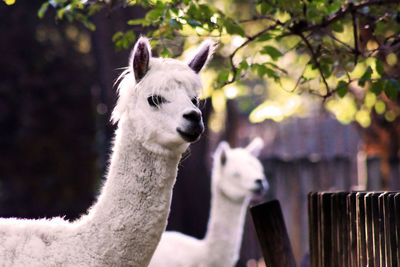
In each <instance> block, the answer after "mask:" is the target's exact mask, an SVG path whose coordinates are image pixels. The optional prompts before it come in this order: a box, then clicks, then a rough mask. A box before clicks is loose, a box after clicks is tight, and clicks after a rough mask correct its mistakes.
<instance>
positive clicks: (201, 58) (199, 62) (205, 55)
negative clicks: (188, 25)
mask: <svg viewBox="0 0 400 267" xmlns="http://www.w3.org/2000/svg"><path fill="white" fill-rule="evenodd" d="M216 46H217V43H215V42H213V41H211V40H206V41H204V42H203V43H202V44H201V45H200V47H199V48H198V50H197V53H196V54H195V55H194V57H193V58H192V59H190V60H189V61H188V62H189V63H188V65H189V67H190V68H191V69H192V70H194V72H196V73H199V72H200V71H201V69H202V68H203V67H204V66H206V65H207V64H208V62H209V61H210V59H211V57H212V55H213V54H214V51H215V48H216Z"/></svg>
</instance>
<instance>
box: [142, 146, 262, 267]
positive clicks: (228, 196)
mask: <svg viewBox="0 0 400 267" xmlns="http://www.w3.org/2000/svg"><path fill="white" fill-rule="evenodd" d="M262 147H263V142H262V140H261V139H260V138H256V139H254V140H253V142H251V143H250V144H249V145H248V146H247V147H246V148H235V149H231V148H230V147H229V145H228V143H226V142H222V143H220V144H219V146H218V148H217V150H216V152H215V155H214V163H213V172H212V178H211V179H212V188H211V190H212V191H211V193H212V200H211V212H210V218H209V221H208V229H207V233H206V236H205V238H204V239H202V240H199V239H196V238H193V237H190V236H187V235H184V234H182V233H179V232H165V233H164V234H163V235H162V238H161V241H160V243H159V245H158V247H157V249H156V252H155V253H154V256H153V258H152V259H151V262H150V265H149V266H150V267H172V266H173V267H233V266H234V265H235V264H236V262H237V260H238V258H239V251H240V245H241V241H242V234H243V227H244V221H245V215H246V209H247V206H248V204H249V201H250V196H251V195H252V194H253V193H255V192H259V191H262V190H266V189H267V188H268V183H267V181H266V179H265V177H264V171H263V167H262V165H261V163H260V161H259V160H258V159H257V158H256V157H255V156H254V154H258V152H259V151H260V150H261V148H262Z"/></svg>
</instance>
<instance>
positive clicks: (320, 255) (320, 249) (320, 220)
mask: <svg viewBox="0 0 400 267" xmlns="http://www.w3.org/2000/svg"><path fill="white" fill-rule="evenodd" d="M317 207H318V208H317V218H318V225H317V234H318V267H319V266H322V254H323V253H322V247H323V242H322V241H323V240H322V217H321V216H322V198H321V193H318V196H317Z"/></svg>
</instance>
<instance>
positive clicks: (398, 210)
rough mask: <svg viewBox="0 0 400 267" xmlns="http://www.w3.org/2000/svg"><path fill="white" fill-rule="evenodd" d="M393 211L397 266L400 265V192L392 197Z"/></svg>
mask: <svg viewBox="0 0 400 267" xmlns="http://www.w3.org/2000/svg"><path fill="white" fill-rule="evenodd" d="M394 213H395V222H396V241H397V246H396V255H397V257H396V260H397V266H400V193H396V195H395V197H394Z"/></svg>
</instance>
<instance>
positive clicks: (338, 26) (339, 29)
mask: <svg viewBox="0 0 400 267" xmlns="http://www.w3.org/2000/svg"><path fill="white" fill-rule="evenodd" d="M331 28H332V30H333V31H334V32H343V31H344V27H343V22H341V21H337V22H335V23H332V24H331Z"/></svg>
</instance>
